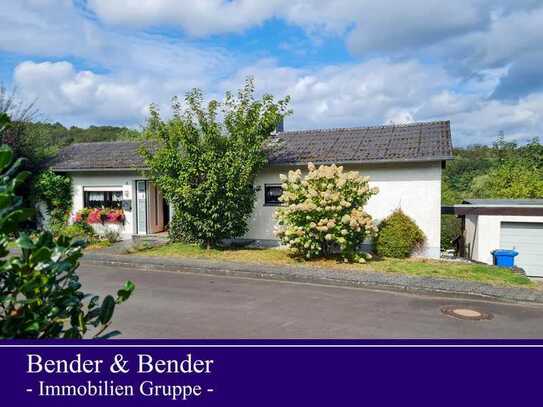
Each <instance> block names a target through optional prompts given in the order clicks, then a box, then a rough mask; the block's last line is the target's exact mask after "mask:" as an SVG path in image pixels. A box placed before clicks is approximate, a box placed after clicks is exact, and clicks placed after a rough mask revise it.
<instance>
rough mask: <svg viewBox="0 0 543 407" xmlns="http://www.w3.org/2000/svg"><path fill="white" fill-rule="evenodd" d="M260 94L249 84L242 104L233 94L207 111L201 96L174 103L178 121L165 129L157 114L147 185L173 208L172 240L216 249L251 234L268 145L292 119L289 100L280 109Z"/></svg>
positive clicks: (147, 153) (146, 148) (147, 154)
mask: <svg viewBox="0 0 543 407" xmlns="http://www.w3.org/2000/svg"><path fill="white" fill-rule="evenodd" d="M254 93H255V88H254V82H253V80H252V79H247V81H246V82H245V86H244V87H243V88H242V89H241V90H240V91H239V92H238V94H237V96H234V95H233V94H232V93H230V92H227V93H226V95H225V98H224V101H223V102H218V101H217V100H211V101H210V102H208V103H207V105H204V97H203V94H202V92H201V91H200V90H197V89H195V90H193V91H192V92H190V93H188V94H187V95H186V97H185V104H182V103H180V102H179V101H178V100H177V99H174V100H173V102H172V110H173V117H172V118H171V119H169V120H166V121H163V120H162V118H161V117H160V114H159V112H158V110H157V109H156V108H155V107H151V110H150V117H149V119H148V123H147V127H146V129H145V131H144V135H145V139H146V142H145V143H144V144H143V145H142V148H141V153H142V154H143V157H144V158H145V161H146V163H147V166H148V168H149V171H148V176H149V178H150V179H151V180H152V181H154V182H155V183H156V184H157V185H158V186H159V187H160V189H161V190H162V193H163V194H164V196H165V197H166V199H167V200H168V201H169V202H171V203H172V204H173V207H174V218H173V221H172V224H171V225H170V236H171V238H172V240H187V241H193V242H199V243H202V244H205V245H206V246H207V247H210V246H212V245H216V244H217V243H219V242H220V241H221V240H223V239H227V238H233V237H238V236H241V235H243V234H244V233H245V231H246V230H247V218H248V216H249V215H250V213H251V212H252V210H253V206H254V200H255V191H254V189H253V182H254V179H255V176H256V174H257V172H258V171H259V170H260V169H261V168H262V167H263V166H264V165H265V164H266V154H265V152H264V147H265V144H266V141H267V140H268V138H269V137H270V135H271V133H272V132H273V130H274V129H275V128H276V126H277V124H278V123H279V122H280V120H281V119H282V118H283V117H284V116H285V115H287V114H288V113H289V110H288V102H289V98H288V97H286V98H285V99H282V100H279V101H277V102H276V101H275V100H274V98H273V97H272V96H271V95H264V96H262V97H261V98H259V99H256V98H255V94H254ZM220 115H221V116H222V121H220V120H219V116H220Z"/></svg>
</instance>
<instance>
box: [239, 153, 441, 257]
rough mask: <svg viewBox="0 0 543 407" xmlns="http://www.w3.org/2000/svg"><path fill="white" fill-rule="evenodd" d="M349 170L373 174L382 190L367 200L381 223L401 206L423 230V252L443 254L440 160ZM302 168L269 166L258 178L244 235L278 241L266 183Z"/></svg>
mask: <svg viewBox="0 0 543 407" xmlns="http://www.w3.org/2000/svg"><path fill="white" fill-rule="evenodd" d="M344 167H345V169H346V170H349V171H351V170H354V171H359V172H360V173H361V174H362V175H364V176H369V177H370V185H371V186H376V187H378V188H379V193H378V194H377V195H375V196H373V197H372V198H371V199H370V201H369V202H368V206H367V208H366V209H367V211H368V213H369V214H370V215H371V216H372V217H373V218H374V220H375V221H376V222H380V221H381V220H383V219H384V218H386V217H387V216H388V215H390V214H391V213H392V212H393V211H394V210H395V209H398V208H401V209H402V210H403V211H404V213H406V214H407V215H408V216H410V217H411V218H412V219H413V220H414V221H415V222H416V223H417V225H418V226H419V227H420V229H421V230H422V231H423V232H424V234H425V236H426V243H425V246H424V248H423V251H422V252H421V253H420V255H422V256H425V257H432V258H437V257H439V254H440V239H441V234H440V229H441V162H437V161H436V162H421V163H395V164H372V165H365V166H362V165H358V166H353V165H346V166H344ZM295 168H301V169H302V170H304V168H302V167H292V166H289V167H279V166H273V167H268V168H266V169H265V170H264V171H262V172H261V173H260V174H259V175H258V177H257V179H256V181H255V187H256V188H257V189H258V192H257V200H256V203H255V210H254V212H253V214H252V215H251V218H250V220H249V231H248V233H247V234H246V236H245V238H247V239H258V240H263V241H266V240H275V239H276V238H275V236H274V235H273V229H274V226H275V220H274V219H273V214H274V212H275V209H276V207H275V206H266V205H265V204H264V187H265V185H266V184H279V183H280V180H279V174H286V173H287V172H288V171H289V170H291V169H295Z"/></svg>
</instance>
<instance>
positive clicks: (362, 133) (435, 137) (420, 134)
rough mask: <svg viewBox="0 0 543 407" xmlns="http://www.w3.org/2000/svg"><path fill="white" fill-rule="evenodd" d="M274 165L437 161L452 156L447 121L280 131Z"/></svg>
mask: <svg viewBox="0 0 543 407" xmlns="http://www.w3.org/2000/svg"><path fill="white" fill-rule="evenodd" d="M276 138H277V139H278V140H280V147H279V148H277V149H276V150H275V152H274V153H272V154H270V157H269V159H270V162H272V163H275V164H280V163H285V164H295V163H296V164H305V163H307V162H309V161H312V162H315V163H371V162H395V161H439V160H448V159H451V158H452V144H451V129H450V124H449V122H448V121H443V122H431V123H414V124H405V125H389V126H378V127H358V128H346V129H329V130H303V131H289V132H285V133H279V135H277V136H276Z"/></svg>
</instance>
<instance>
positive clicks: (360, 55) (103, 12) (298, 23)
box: [0, 0, 543, 145]
mask: <svg viewBox="0 0 543 407" xmlns="http://www.w3.org/2000/svg"><path fill="white" fill-rule="evenodd" d="M0 21H1V24H0V61H1V62H2V63H1V64H0V81H1V82H2V83H3V84H4V85H6V86H7V87H9V88H14V87H16V88H17V92H18V94H19V96H20V97H21V98H22V99H24V100H28V101H32V100H35V101H36V104H37V106H38V108H39V110H40V111H41V118H42V119H43V120H48V121H60V122H62V123H64V124H65V125H80V126H88V125H92V124H95V125H100V124H112V125H128V126H139V125H142V124H143V123H144V122H145V117H146V114H147V109H148V106H149V104H150V103H155V104H157V105H158V106H159V107H160V109H161V111H162V112H164V114H167V113H168V110H169V109H168V105H169V101H170V99H171V97H173V96H175V95H183V94H184V93H185V92H186V91H187V90H189V89H191V88H193V87H199V88H201V89H203V90H204V91H205V92H206V94H207V95H208V96H209V97H216V98H220V97H221V96H222V94H223V93H224V92H225V91H226V90H235V89H237V88H239V87H240V85H241V84H242V82H243V80H244V78H246V77H247V76H253V77H254V78H255V80H256V85H257V91H258V92H259V93H265V92H269V93H272V94H273V95H275V96H277V97H283V96H285V95H290V96H291V98H292V108H293V110H294V114H293V115H292V116H291V117H289V118H288V119H287V121H286V128H287V129H304V128H305V129H307V128H321V127H350V126H364V125H378V124H388V123H406V122H412V121H426V120H451V123H452V127H453V137H454V143H455V144H456V145H466V144H472V143H491V142H493V141H494V140H495V138H496V136H497V134H498V133H499V132H500V131H503V132H504V134H505V135H506V137H507V138H508V139H509V140H517V141H520V142H524V141H527V140H530V139H531V138H533V137H538V136H540V135H541V130H543V74H542V72H543V71H542V70H541V68H540V67H541V66H542V65H543V51H541V45H540V44H542V43H543V30H541V29H538V27H541V26H543V1H541V0H455V1H454V2H444V1H442V0H406V1H401V2H399V1H396V0H380V1H379V2H375V1H372V0H337V1H329V0H267V1H265V2H264V1H261V0H229V1H225V0H199V1H197V2H195V1H185V0H152V1H151V0H146V1H143V0H142V1H139V2H135V1H131V0H75V1H71V0H18V1H14V2H8V1H4V2H0Z"/></svg>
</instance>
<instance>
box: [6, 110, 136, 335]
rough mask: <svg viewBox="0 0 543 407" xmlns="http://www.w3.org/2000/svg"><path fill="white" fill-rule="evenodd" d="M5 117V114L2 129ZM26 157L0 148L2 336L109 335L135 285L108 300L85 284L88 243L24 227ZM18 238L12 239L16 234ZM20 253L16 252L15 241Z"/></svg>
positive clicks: (27, 211)
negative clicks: (81, 270)
mask: <svg viewBox="0 0 543 407" xmlns="http://www.w3.org/2000/svg"><path fill="white" fill-rule="evenodd" d="M3 120H4V121H5V117H2V115H0V132H1V130H2V124H3V123H2V121H3ZM22 165H23V160H21V159H19V160H17V161H16V162H15V163H13V152H12V151H11V149H10V148H8V147H6V146H2V147H0V299H1V302H0V339H4V338H6V339H13V338H23V339H47V338H49V339H50V338H78V339H80V338H83V337H84V336H85V335H86V334H87V333H89V330H90V331H91V332H92V334H93V337H95V338H101V339H106V338H109V337H111V336H114V335H117V334H118V333H119V332H118V331H111V332H108V333H105V332H106V331H107V329H108V328H109V326H110V324H111V319H112V316H113V313H114V311H115V307H116V306H117V305H118V304H121V303H122V302H124V301H126V300H127V299H128V298H129V297H130V295H131V294H132V291H133V290H134V284H133V283H131V282H126V283H125V285H124V286H123V287H122V288H121V289H120V290H119V291H117V295H116V296H112V295H107V296H105V297H104V298H103V299H102V300H101V299H100V297H98V296H97V295H91V294H88V293H85V292H84V291H83V290H82V289H81V288H82V287H81V283H80V282H79V276H78V274H77V268H78V266H79V259H80V257H81V256H82V251H81V248H82V245H83V242H82V241H79V240H73V239H70V238H68V237H66V236H60V237H59V238H58V239H54V238H53V236H52V234H51V233H50V232H41V233H38V234H36V235H35V236H29V235H28V234H26V233H21V232H19V230H20V224H21V222H24V221H27V220H28V219H30V218H31V216H32V215H33V211H32V210H30V209H27V208H23V199H22V197H21V196H19V195H17V193H16V190H17V188H18V187H19V186H20V185H21V184H23V183H24V182H25V181H26V180H27V179H28V176H29V175H30V174H29V173H28V172H24V171H23V172H20V171H19V170H20V168H21V167H22ZM14 233H16V234H17V235H18V238H17V240H15V241H13V239H10V236H11V235H12V234H14ZM13 243H14V244H15V247H16V248H17V249H19V252H20V254H11V253H10V252H9V250H8V247H10V246H11V244H13Z"/></svg>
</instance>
